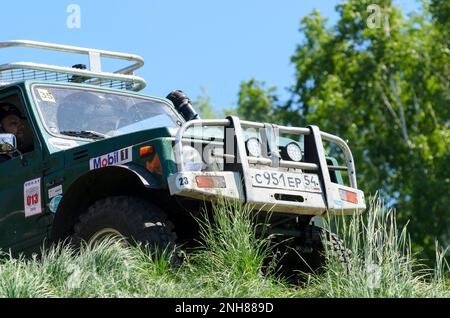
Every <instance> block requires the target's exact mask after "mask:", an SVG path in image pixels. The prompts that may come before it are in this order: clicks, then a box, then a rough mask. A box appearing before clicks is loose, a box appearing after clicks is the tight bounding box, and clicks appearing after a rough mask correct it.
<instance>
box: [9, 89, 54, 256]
mask: <svg viewBox="0 0 450 318" xmlns="http://www.w3.org/2000/svg"><path fill="white" fill-rule="evenodd" d="M5 104H8V105H9V106H8V107H3V108H4V109H10V108H12V107H11V105H13V106H14V107H16V109H15V110H14V111H13V112H8V113H7V115H5V112H4V111H3V112H1V111H2V105H5ZM23 106H24V104H23V99H22V98H21V94H20V92H18V91H17V90H16V91H12V92H9V93H5V94H2V95H0V125H1V126H0V129H1V130H2V132H3V133H14V134H16V138H17V139H18V149H19V150H21V151H22V154H21V155H20V154H19V153H16V154H15V155H14V156H12V158H9V159H7V160H6V159H3V160H1V161H0V249H2V250H3V251H6V252H8V251H11V252H12V253H13V254H16V253H19V252H25V253H28V252H31V251H39V248H40V246H41V245H42V242H43V241H44V239H45V238H46V236H47V229H48V225H49V222H48V216H46V215H45V207H44V205H43V193H42V189H43V184H42V172H41V171H42V150H41V148H40V146H39V145H40V143H39V142H37V139H36V133H35V132H34V130H33V128H32V127H33V124H32V122H31V121H30V120H29V119H30V118H29V117H28V114H27V111H26V109H25V108H24V107H23ZM17 111H18V112H19V113H20V114H18V113H17ZM10 113H12V115H11V116H10V115H9V114H10ZM19 115H20V128H19V130H14V129H12V131H8V129H9V130H11V128H10V127H12V126H11V125H9V124H10V123H11V122H12V123H14V120H18V119H17V117H19ZM14 116H16V117H14ZM19 140H20V142H19Z"/></svg>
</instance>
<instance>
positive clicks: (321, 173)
mask: <svg viewBox="0 0 450 318" xmlns="http://www.w3.org/2000/svg"><path fill="white" fill-rule="evenodd" d="M196 125H199V126H202V127H203V126H219V125H222V126H224V127H228V128H230V129H231V131H232V136H231V138H230V136H228V137H227V136H225V137H224V140H225V141H226V140H227V138H228V140H230V139H233V141H234V143H235V147H232V149H233V150H232V151H231V153H230V151H225V157H228V158H233V162H232V164H231V165H229V166H228V168H225V169H224V170H225V171H214V172H206V171H198V172H197V171H195V172H193V171H186V169H185V167H184V162H183V153H182V151H183V150H182V149H183V147H182V143H183V135H184V133H185V131H186V130H187V129H188V128H189V127H190V126H196ZM242 127H252V128H259V129H262V130H263V133H265V134H266V135H268V134H272V133H273V131H274V129H276V130H279V131H281V132H287V133H297V134H303V135H304V136H305V160H304V161H305V162H298V163H296V162H286V161H283V160H279V157H278V161H277V160H276V159H277V157H276V152H273V154H274V155H273V156H269V157H266V158H254V157H248V156H247V152H246V150H245V144H244V137H243V131H242ZM226 134H227V133H225V135H226ZM266 137H267V138H266V140H267V143H268V148H269V153H270V154H271V153H272V152H270V149H271V147H272V148H273V146H272V145H271V142H273V138H272V136H266ZM322 138H323V139H326V140H329V141H332V142H334V143H336V144H337V145H338V146H339V147H340V148H341V149H342V150H343V152H344V155H345V157H346V161H347V165H346V167H338V168H340V169H341V170H342V169H345V170H346V171H347V172H348V175H349V181H350V186H345V185H341V184H337V183H334V182H332V181H331V178H330V168H335V167H330V166H328V164H327V161H326V159H325V152H324V148H323V144H322ZM224 143H225V142H224ZM174 157H175V160H176V162H177V165H178V173H176V174H172V175H170V176H169V177H168V184H169V189H170V193H171V195H177V196H183V197H188V198H192V199H198V200H206V201H212V202H213V201H216V200H217V198H219V197H223V198H226V199H229V200H238V201H241V202H243V203H245V204H247V205H250V206H251V207H252V208H253V209H255V210H262V211H272V212H280V213H289V214H298V215H324V214H326V213H328V214H330V215H351V214H358V213H361V212H362V211H363V210H364V209H365V208H366V204H365V198H364V193H363V191H361V190H359V189H358V188H357V184H356V172H355V166H354V161H353V156H352V154H351V151H350V149H349V147H348V146H347V144H346V143H345V142H344V141H343V140H342V139H340V138H339V137H337V136H333V135H329V134H326V133H323V132H320V131H319V129H318V128H317V127H315V126H310V127H308V128H293V127H282V126H275V125H270V127H268V124H260V123H253V122H244V121H240V120H239V119H238V118H236V117H230V118H229V119H227V120H195V121H191V122H188V123H186V124H185V125H184V126H183V127H182V128H180V130H179V132H178V134H177V138H176V142H175V148H174ZM274 157H275V158H274ZM255 167H259V168H261V169H265V168H264V167H267V169H271V171H276V167H282V168H283V169H284V170H286V169H288V170H290V171H293V172H292V173H291V175H292V174H293V175H296V176H299V177H301V176H302V174H304V173H305V174H306V173H308V174H309V173H313V174H316V175H317V176H318V178H319V180H320V190H319V191H308V190H305V189H303V190H299V189H286V188H283V189H280V188H278V187H271V186H258V185H255V183H254V182H253V181H252V174H251V170H255ZM205 177H206V179H208V180H209V179H211V180H219V181H220V182H219V183H218V184H214V182H212V183H211V184H210V185H208V184H207V185H206V186H205V184H200V180H203V179H205ZM199 178H200V179H199ZM346 194H347V195H346ZM349 197H350V198H351V199H350V200H349V199H348V198H349Z"/></svg>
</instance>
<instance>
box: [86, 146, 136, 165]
mask: <svg viewBox="0 0 450 318" xmlns="http://www.w3.org/2000/svg"><path fill="white" fill-rule="evenodd" d="M132 160H133V154H132V147H128V148H124V149H121V150H117V151H114V152H111V153H108V154H106V155H103V156H100V157H97V158H93V159H91V160H90V161H89V165H90V169H91V170H95V169H100V168H105V167H110V166H116V165H122V164H124V163H127V162H131V161H132Z"/></svg>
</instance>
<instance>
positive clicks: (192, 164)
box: [183, 146, 203, 171]
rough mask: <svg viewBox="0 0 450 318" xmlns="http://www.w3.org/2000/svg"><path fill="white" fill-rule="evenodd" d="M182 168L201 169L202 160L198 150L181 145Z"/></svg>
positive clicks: (188, 169) (189, 169)
mask: <svg viewBox="0 0 450 318" xmlns="http://www.w3.org/2000/svg"><path fill="white" fill-rule="evenodd" d="M183 162H184V168H185V169H186V170H187V171H201V170H202V167H203V160H202V156H201V154H200V152H199V151H198V150H197V149H195V148H194V147H191V146H184V147H183Z"/></svg>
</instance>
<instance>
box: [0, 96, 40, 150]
mask: <svg viewBox="0 0 450 318" xmlns="http://www.w3.org/2000/svg"><path fill="white" fill-rule="evenodd" d="M0 133H7V134H14V135H15V136H16V140H17V148H18V149H19V151H20V152H21V153H22V154H26V153H29V152H32V151H33V150H34V136H33V130H32V128H31V124H30V121H29V120H28V118H27V115H26V111H25V108H24V105H23V104H22V102H21V99H20V97H19V95H17V94H14V95H10V96H8V97H4V98H0Z"/></svg>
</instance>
